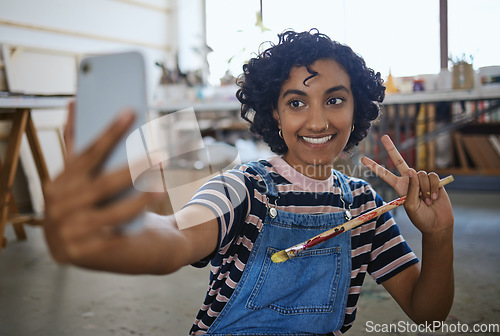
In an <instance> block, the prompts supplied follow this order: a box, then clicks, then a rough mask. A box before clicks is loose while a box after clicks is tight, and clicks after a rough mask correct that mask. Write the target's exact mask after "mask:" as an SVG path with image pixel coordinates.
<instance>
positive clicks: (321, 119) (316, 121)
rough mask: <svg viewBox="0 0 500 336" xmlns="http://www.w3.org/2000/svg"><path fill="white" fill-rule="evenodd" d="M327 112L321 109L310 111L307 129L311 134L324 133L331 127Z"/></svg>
mask: <svg viewBox="0 0 500 336" xmlns="http://www.w3.org/2000/svg"><path fill="white" fill-rule="evenodd" d="M329 125H330V124H329V122H328V118H327V115H326V112H325V111H324V110H323V109H322V108H320V107H317V108H312V109H310V110H309V115H308V118H307V123H306V128H307V129H308V130H310V131H311V132H323V131H326V130H327V129H328V127H329Z"/></svg>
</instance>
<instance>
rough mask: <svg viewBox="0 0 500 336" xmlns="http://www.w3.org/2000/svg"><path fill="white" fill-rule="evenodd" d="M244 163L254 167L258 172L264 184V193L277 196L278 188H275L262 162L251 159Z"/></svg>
mask: <svg viewBox="0 0 500 336" xmlns="http://www.w3.org/2000/svg"><path fill="white" fill-rule="evenodd" d="M245 165H247V166H250V167H252V168H254V169H255V170H256V171H257V173H259V175H260V176H261V177H262V180H263V181H264V183H265V184H266V195H268V196H273V197H278V190H277V189H276V185H275V184H274V181H273V179H272V178H271V176H270V175H269V172H268V171H267V169H266V167H264V165H263V164H262V163H260V162H258V161H252V162H248V163H246V164H245Z"/></svg>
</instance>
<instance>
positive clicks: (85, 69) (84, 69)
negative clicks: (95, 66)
mask: <svg viewBox="0 0 500 336" xmlns="http://www.w3.org/2000/svg"><path fill="white" fill-rule="evenodd" d="M82 72H83V73H84V74H86V73H89V72H90V64H88V63H87V62H85V63H83V64H82Z"/></svg>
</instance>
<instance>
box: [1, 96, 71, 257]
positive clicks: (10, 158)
mask: <svg viewBox="0 0 500 336" xmlns="http://www.w3.org/2000/svg"><path fill="white" fill-rule="evenodd" d="M70 99H71V98H70V97H47V96H8V97H0V120H1V121H11V122H12V124H11V125H12V126H11V128H10V132H9V135H8V139H7V150H6V152H5V157H4V160H3V163H2V162H0V253H1V250H2V247H5V245H6V243H7V241H6V239H5V237H4V231H5V226H6V224H7V223H12V224H13V226H14V230H15V233H16V237H17V238H18V239H20V240H23V239H26V234H25V232H24V228H23V224H25V223H30V222H36V218H34V217H33V216H23V215H20V214H19V213H18V211H17V206H16V204H15V200H14V198H13V196H12V186H13V183H14V177H15V174H16V170H17V165H18V162H19V152H20V147H21V139H22V136H23V134H26V137H27V139H28V142H29V146H30V149H31V152H32V155H33V159H34V161H35V165H36V168H37V172H38V175H39V177H40V181H41V183H42V185H43V183H44V182H45V181H47V180H48V179H49V178H50V177H49V172H48V170H47V165H46V163H45V159H44V156H43V153H42V149H41V147H40V142H39V140H38V136H37V132H36V129H35V126H34V124H33V120H32V118H31V111H32V110H33V109H36V110H40V109H42V110H43V109H61V108H66V106H67V104H68V102H69V100H70Z"/></svg>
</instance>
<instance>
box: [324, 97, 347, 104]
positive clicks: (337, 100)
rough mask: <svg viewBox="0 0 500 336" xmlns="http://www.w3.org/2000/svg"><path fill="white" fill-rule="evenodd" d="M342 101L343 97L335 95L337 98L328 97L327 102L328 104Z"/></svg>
mask: <svg viewBox="0 0 500 336" xmlns="http://www.w3.org/2000/svg"><path fill="white" fill-rule="evenodd" d="M343 102H344V98H340V97H337V98H330V99H328V103H327V104H329V105H339V104H342V103H343Z"/></svg>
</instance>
